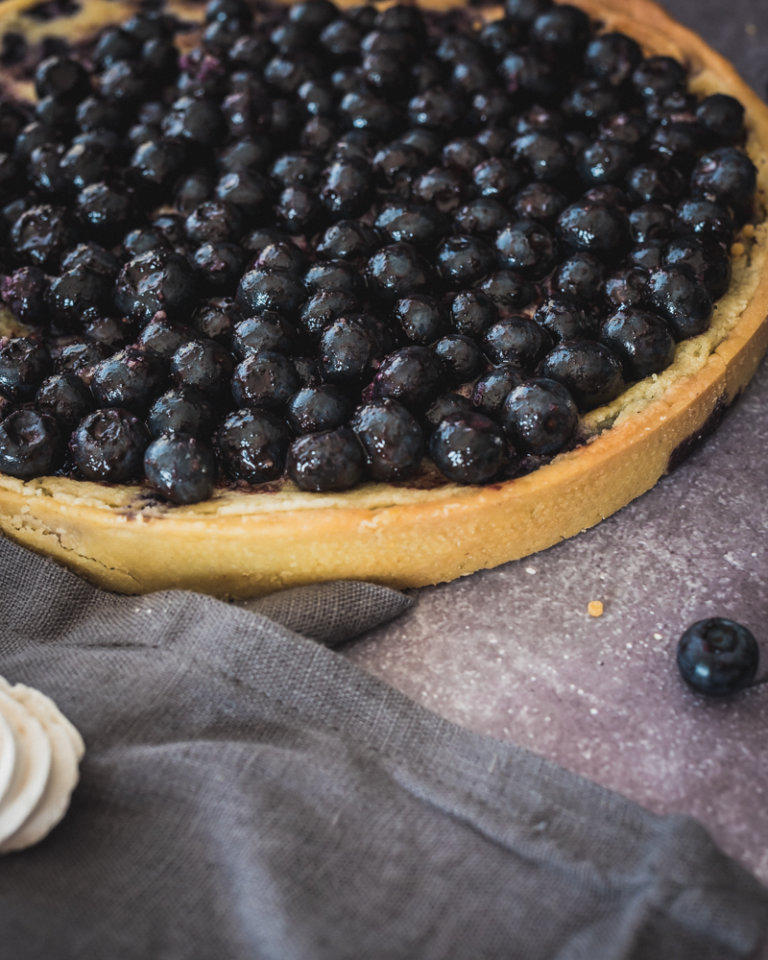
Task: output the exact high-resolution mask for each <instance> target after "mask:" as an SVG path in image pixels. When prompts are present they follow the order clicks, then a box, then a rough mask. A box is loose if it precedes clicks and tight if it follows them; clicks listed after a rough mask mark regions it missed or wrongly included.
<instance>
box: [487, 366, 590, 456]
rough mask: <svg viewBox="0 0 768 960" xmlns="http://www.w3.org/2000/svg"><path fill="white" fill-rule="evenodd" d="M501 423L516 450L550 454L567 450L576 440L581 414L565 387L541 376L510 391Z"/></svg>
mask: <svg viewBox="0 0 768 960" xmlns="http://www.w3.org/2000/svg"><path fill="white" fill-rule="evenodd" d="M501 422H502V425H503V427H504V430H505V431H506V433H507V435H508V436H509V438H510V440H511V441H512V443H513V444H514V446H515V447H516V449H518V450H520V451H521V452H524V453H533V454H538V455H550V454H553V453H558V452H559V451H560V450H563V449H565V447H566V446H567V445H568V444H569V443H570V441H571V440H572V439H573V438H574V436H575V433H576V428H577V426H578V422H579V414H578V410H577V409H576V404H575V403H574V402H573V398H572V396H571V394H570V393H569V391H568V390H567V389H566V387H564V386H563V384H561V383H558V382H557V381H556V380H550V379H548V378H546V377H539V378H537V379H534V380H528V381H526V382H525V383H521V384H519V385H517V386H514V387H513V388H512V389H511V390H510V392H509V394H508V395H507V397H506V399H505V400H504V403H503V407H502V411H501Z"/></svg>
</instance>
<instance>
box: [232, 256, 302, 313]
mask: <svg viewBox="0 0 768 960" xmlns="http://www.w3.org/2000/svg"><path fill="white" fill-rule="evenodd" d="M305 299H306V290H305V288H304V284H303V283H302V281H301V279H300V278H299V277H297V276H296V275H295V274H294V273H292V272H290V271H287V270H273V269H268V268H264V267H257V268H254V269H252V270H248V271H247V272H246V273H245V274H244V275H243V277H242V279H241V280H240V284H239V286H238V288H237V304H238V306H239V307H240V309H241V310H242V311H243V313H244V314H246V316H251V315H253V314H255V313H260V312H261V311H262V310H277V311H287V312H288V313H291V314H292V313H294V312H295V311H296V310H297V309H298V307H299V305H300V304H301V303H302V302H303V301H304V300H305Z"/></svg>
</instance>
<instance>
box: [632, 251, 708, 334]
mask: <svg viewBox="0 0 768 960" xmlns="http://www.w3.org/2000/svg"><path fill="white" fill-rule="evenodd" d="M648 302H649V303H650V304H651V305H652V306H654V307H655V308H656V310H658V311H659V313H660V314H661V315H662V316H663V317H664V318H665V320H666V321H667V323H668V324H669V326H670V329H671V330H672V334H673V336H674V337H675V339H676V340H687V339H688V338H689V337H695V336H697V335H698V334H700V333H703V332H704V331H705V330H706V329H708V327H709V320H710V317H711V316H712V299H711V298H710V296H709V294H708V293H707V291H706V288H705V287H704V286H703V285H702V284H701V283H699V281H698V280H697V279H696V277H695V276H694V274H693V272H692V271H691V270H690V268H687V267H683V266H681V267H665V268H663V269H661V270H655V271H654V272H653V273H652V274H651V275H650V278H649V280H648Z"/></svg>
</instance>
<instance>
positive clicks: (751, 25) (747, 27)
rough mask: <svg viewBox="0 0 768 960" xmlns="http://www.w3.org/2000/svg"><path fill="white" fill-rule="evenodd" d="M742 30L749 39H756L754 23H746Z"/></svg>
mask: <svg viewBox="0 0 768 960" xmlns="http://www.w3.org/2000/svg"><path fill="white" fill-rule="evenodd" d="M744 29H745V30H746V32H747V35H748V36H750V37H756V36H757V24H756V23H747V24H746V25H745V26H744Z"/></svg>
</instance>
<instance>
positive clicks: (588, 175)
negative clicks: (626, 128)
mask: <svg viewBox="0 0 768 960" xmlns="http://www.w3.org/2000/svg"><path fill="white" fill-rule="evenodd" d="M632 159H633V152H632V149H631V148H630V147H629V146H627V144H625V143H622V142H621V141H620V140H595V141H593V142H592V143H590V144H589V146H588V147H586V148H585V149H584V150H582V152H581V153H580V154H579V156H578V158H577V164H576V166H577V169H578V172H579V175H580V176H581V179H582V180H583V181H584V182H585V183H586V184H588V185H590V186H591V185H593V184H600V183H620V182H621V181H622V180H623V179H624V177H625V176H626V174H627V171H628V170H629V168H630V166H631V165H632Z"/></svg>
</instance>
